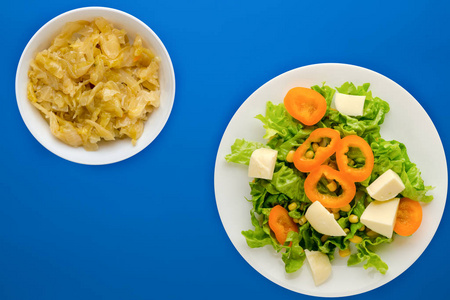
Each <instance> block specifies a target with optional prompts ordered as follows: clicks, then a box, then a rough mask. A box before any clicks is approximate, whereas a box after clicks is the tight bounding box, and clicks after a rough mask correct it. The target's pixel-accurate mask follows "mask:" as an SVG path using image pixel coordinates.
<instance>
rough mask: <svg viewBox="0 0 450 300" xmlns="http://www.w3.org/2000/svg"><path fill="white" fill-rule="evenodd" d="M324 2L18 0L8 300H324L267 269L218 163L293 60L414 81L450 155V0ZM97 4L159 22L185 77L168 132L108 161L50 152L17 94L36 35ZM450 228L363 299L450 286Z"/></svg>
mask: <svg viewBox="0 0 450 300" xmlns="http://www.w3.org/2000/svg"><path fill="white" fill-rule="evenodd" d="M312 2H313V1H279V2H278V1H266V0H258V1H215V2H214V1H181V0H180V1H169V0H158V1H156V0H148V1H143V0H136V1H125V2H124V1H115V0H111V1H80V0H74V1H45V0H43V1H17V2H16V1H8V2H7V3H4V4H3V5H2V6H3V7H2V10H1V12H0V14H1V15H0V16H1V18H0V20H1V21H0V22H1V25H2V26H1V28H2V29H3V45H2V47H1V50H0V51H1V56H0V57H2V71H1V72H0V79H1V80H0V82H1V84H2V87H1V91H2V97H1V101H2V104H3V106H2V112H3V113H2V119H1V123H2V124H3V129H2V141H1V143H0V179H1V180H0V299H2V300H3V299H8V300H9V299H216V300H217V299H229V298H232V299H274V298H278V299H308V298H311V299H312V298H313V297H310V296H304V295H300V294H297V293H294V292H291V291H289V290H286V289H284V288H281V287H279V286H278V285H276V284H274V283H272V282H270V281H268V280H267V279H266V278H264V277H263V276H261V275H260V274H259V273H257V272H256V271H255V270H254V269H253V268H252V267H250V266H249V265H248V264H247V263H246V262H245V261H244V259H243V258H242V257H241V256H240V255H239V254H238V252H237V251H236V250H235V248H234V247H233V245H232V244H231V242H230V240H229V239H228V237H227V235H226V233H225V231H224V229H223V226H222V224H221V222H220V219H219V215H218V212H217V208H216V204H215V197H214V187H213V179H214V178H213V177H214V163H215V156H216V152H217V149H218V146H219V142H220V139H221V136H222V134H223V132H224V130H225V128H226V126H227V124H228V122H229V121H230V119H231V117H232V115H233V114H234V112H235V111H236V109H237V108H238V107H239V106H240V105H241V104H242V102H244V100H245V99H246V98H247V97H248V96H249V95H250V94H251V93H252V92H253V91H254V90H255V89H257V88H258V87H259V86H261V85H262V84H264V83H265V82H266V81H268V80H270V79H271V78H273V77H275V76H277V75H279V74H281V73H283V72H285V71H288V70H290V69H293V68H297V67H300V66H304V65H308V64H313V63H322V62H340V63H349V64H355V65H359V66H362V67H365V68H369V69H372V70H374V71H377V72H379V73H381V74H383V75H385V76H387V77H389V78H391V79H392V80H394V81H396V82H397V83H399V84H400V85H401V86H403V87H404V88H405V89H406V90H408V91H409V92H410V93H411V94H412V95H413V96H414V97H415V98H416V99H417V100H418V101H419V102H420V104H421V105H422V106H423V107H424V108H425V110H426V111H427V113H428V114H429V115H430V117H431V119H432V120H433V121H434V124H435V126H436V128H437V130H438V131H439V133H440V136H441V139H442V141H443V144H444V148H445V149H447V150H448V149H450V148H449V146H450V145H449V136H450V133H449V131H448V129H449V128H448V125H447V124H448V123H445V122H448V115H447V113H448V111H449V109H450V104H449V101H448V99H447V98H448V96H447V95H448V82H449V73H448V70H449V69H450V60H449V53H450V39H449V36H448V29H449V28H450V19H449V18H448V13H449V12H450V7H449V4H447V3H446V2H447V1H429V0H418V1H414V4H408V3H412V2H410V1H405V2H401V1H376V2H372V1H339V2H335V1H329V2H327V1H316V2H315V3H312ZM94 5H95V6H108V7H113V8H116V9H120V10H123V11H125V12H127V13H130V14H132V15H134V16H136V17H137V18H139V19H141V20H142V21H144V22H145V23H146V24H147V25H149V26H150V27H151V28H152V29H153V30H154V31H155V32H156V33H157V34H158V35H159V37H160V38H161V40H162V41H163V42H164V43H165V45H166V47H167V50H168V52H169V54H170V55H171V58H172V61H173V64H174V69H175V75H176V79H177V91H176V98H175V104H174V107H173V110H172V114H171V116H170V118H169V121H168V123H167V125H166V127H165V128H164V129H163V131H162V133H161V134H160V135H159V136H158V138H157V139H156V140H155V141H154V142H153V143H152V144H151V145H150V146H149V147H148V148H146V149H145V150H144V151H142V152H141V153H139V154H138V155H136V156H134V157H132V158H130V159H127V160H125V161H123V162H119V163H116V164H112V165H106V166H85V165H79V164H75V163H71V162H68V161H66V160H63V159H61V158H59V157H57V156H55V155H54V154H52V153H50V152H49V151H47V150H46V149H45V148H44V147H42V146H41V145H40V144H39V143H38V142H37V141H36V140H35V139H34V138H33V136H32V135H31V134H30V132H29V131H28V130H27V128H26V127H25V124H24V123H23V121H22V119H21V116H20V114H19V111H18V108H17V105H16V99H15V93H14V79H15V72H16V67H17V64H18V61H19V58H20V55H21V52H22V50H23V49H24V47H25V45H26V43H27V42H28V40H29V39H30V38H31V37H32V35H33V34H34V33H35V32H36V31H37V30H38V29H39V28H40V27H41V26H42V25H44V24H45V23H46V22H47V21H49V20H50V19H52V18H53V17H55V16H57V15H59V14H61V13H63V12H65V11H68V10H71V9H74V8H79V7H83V6H94ZM445 120H447V121H445ZM429 146H430V147H432V146H433V145H429ZM441 200H442V199H441ZM449 235H450V224H449V213H448V211H445V212H444V216H443V219H442V222H441V225H440V227H439V229H438V231H437V233H436V235H435V238H434V239H433V241H432V242H431V244H430V245H429V247H428V248H427V249H426V251H425V252H424V254H423V255H422V256H421V257H420V258H419V259H418V260H417V262H416V263H415V264H414V265H413V266H412V267H411V268H410V269H409V270H407V271H406V272H405V273H403V274H402V275H401V276H399V277H398V278H397V279H395V280H393V281H392V282H390V283H388V284H386V285H385V286H383V287H380V288H378V289H376V290H373V291H370V292H367V293H365V294H363V295H360V296H352V297H349V298H351V299H379V297H384V296H387V295H389V296H392V298H393V299H395V298H396V299H424V298H425V297H427V296H429V295H430V294H433V293H434V292H437V291H443V290H444V289H445V288H446V286H447V284H448V279H447V274H448V273H447V272H448V269H449V267H450V263H449V260H448V253H447V251H446V250H444V249H448V245H449V244H448V236H449ZM431 292H433V293H431Z"/></svg>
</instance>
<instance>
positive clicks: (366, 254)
mask: <svg viewBox="0 0 450 300" xmlns="http://www.w3.org/2000/svg"><path fill="white" fill-rule="evenodd" d="M390 242H392V239H389V238H387V237H385V236H378V237H377V238H376V239H375V240H371V239H369V238H368V237H366V238H364V239H363V241H362V242H361V243H359V244H356V249H358V252H357V253H354V254H352V255H350V257H349V259H348V261H347V265H348V266H354V265H357V264H360V263H362V262H364V261H365V262H366V263H365V264H364V269H368V268H371V267H372V268H375V269H377V270H378V271H379V272H380V273H381V274H386V272H387V270H388V265H387V264H386V263H385V262H384V261H383V260H382V259H381V258H380V256H378V255H377V254H376V253H375V252H374V251H372V250H370V249H369V247H370V246H376V245H380V244H383V243H390Z"/></svg>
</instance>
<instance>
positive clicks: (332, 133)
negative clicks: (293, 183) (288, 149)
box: [293, 128, 341, 173]
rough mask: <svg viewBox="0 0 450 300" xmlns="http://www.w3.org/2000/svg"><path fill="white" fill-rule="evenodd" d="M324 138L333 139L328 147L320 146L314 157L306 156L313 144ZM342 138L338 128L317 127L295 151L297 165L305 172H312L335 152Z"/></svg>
mask: <svg viewBox="0 0 450 300" xmlns="http://www.w3.org/2000/svg"><path fill="white" fill-rule="evenodd" d="M322 138H329V139H330V140H331V141H330V143H329V144H328V145H327V146H326V147H319V148H318V149H317V151H316V152H315V155H314V158H312V159H311V158H306V157H305V153H306V152H307V151H308V149H309V148H310V146H311V144H312V143H314V142H318V141H319V140H320V139H322ZM340 139H341V135H340V133H339V131H337V130H334V129H331V128H317V129H316V130H314V131H313V132H311V134H310V135H309V137H308V138H307V139H306V140H305V141H304V142H303V144H301V145H300V147H298V148H297V150H296V151H295V153H294V157H293V161H294V165H295V167H296V168H297V169H298V170H299V171H301V172H304V173H306V172H311V171H312V170H313V169H314V168H316V167H318V166H320V165H321V164H322V163H323V162H324V161H325V160H326V159H327V158H328V157H330V156H331V155H332V154H333V153H334V152H335V150H336V147H337V146H338V142H339V141H340Z"/></svg>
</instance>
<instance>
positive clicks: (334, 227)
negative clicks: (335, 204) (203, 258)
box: [305, 201, 346, 236]
mask: <svg viewBox="0 0 450 300" xmlns="http://www.w3.org/2000/svg"><path fill="white" fill-rule="evenodd" d="M305 217H306V219H307V220H308V222H309V224H311V226H312V227H313V228H314V229H315V230H316V231H317V232H319V233H322V234H326V235H329V236H345V235H346V234H345V231H344V230H343V229H342V227H341V226H340V225H339V224H338V222H336V220H335V219H334V215H333V214H332V213H330V212H329V211H328V210H327V209H326V208H325V207H324V206H323V205H322V203H320V202H319V201H315V202H313V204H311V205H310V206H309V207H308V210H307V211H306V213H305Z"/></svg>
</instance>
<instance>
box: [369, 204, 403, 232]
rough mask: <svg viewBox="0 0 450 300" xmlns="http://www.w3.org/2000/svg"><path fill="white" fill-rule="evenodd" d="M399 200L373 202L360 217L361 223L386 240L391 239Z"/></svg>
mask: <svg viewBox="0 0 450 300" xmlns="http://www.w3.org/2000/svg"><path fill="white" fill-rule="evenodd" d="M399 202H400V198H394V199H392V200H389V201H373V202H371V203H370V204H369V205H368V206H367V207H366V210H364V212H363V214H362V215H361V223H363V224H364V225H366V226H367V227H368V228H370V229H371V230H373V231H375V232H377V233H379V234H382V235H384V236H386V237H388V238H391V237H392V232H393V231H394V225H395V219H396V217H397V209H398V203H399Z"/></svg>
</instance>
